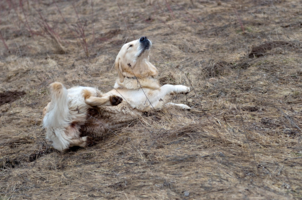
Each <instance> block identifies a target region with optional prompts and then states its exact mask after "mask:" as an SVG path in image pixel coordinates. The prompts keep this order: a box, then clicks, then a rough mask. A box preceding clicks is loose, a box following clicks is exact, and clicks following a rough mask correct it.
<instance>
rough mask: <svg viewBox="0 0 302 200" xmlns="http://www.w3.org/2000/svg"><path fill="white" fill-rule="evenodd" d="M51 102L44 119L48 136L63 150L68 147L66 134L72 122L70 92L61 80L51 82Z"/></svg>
mask: <svg viewBox="0 0 302 200" xmlns="http://www.w3.org/2000/svg"><path fill="white" fill-rule="evenodd" d="M50 93H51V102H50V105H49V107H48V110H47V113H46V114H45V116H44V119H43V126H44V128H45V129H46V138H47V139H50V140H52V141H53V146H54V148H56V149H58V150H63V149H66V148H68V146H69V142H68V137H67V135H66V134H65V130H66V128H67V127H68V126H69V124H70V119H69V116H70V114H69V108H68V96H67V94H68V92H67V90H66V88H65V87H64V85H63V84H62V83H59V82H54V83H52V84H50Z"/></svg>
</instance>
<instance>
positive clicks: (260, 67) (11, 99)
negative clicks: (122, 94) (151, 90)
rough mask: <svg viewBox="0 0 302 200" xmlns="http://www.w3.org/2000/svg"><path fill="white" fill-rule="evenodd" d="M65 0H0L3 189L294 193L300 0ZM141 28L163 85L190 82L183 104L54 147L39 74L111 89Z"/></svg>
mask: <svg viewBox="0 0 302 200" xmlns="http://www.w3.org/2000/svg"><path fill="white" fill-rule="evenodd" d="M20 2H21V4H20ZM73 2H74V4H71V3H68V1H61V0H57V1H52V0H37V1H33V0H26V1H17V0H7V1H1V2H0V11H1V12H0V16H1V23H0V39H1V43H0V45H2V46H1V48H0V71H1V72H2V73H1V74H0V97H1V100H0V102H1V104H0V133H1V134H0V141H1V142H0V168H1V169H0V199H144V198H145V199H301V198H302V184H301V181H302V167H301V166H302V161H301V159H302V147H301V129H302V117H301V116H302V115H301V113H302V106H301V105H302V104H301V102H302V92H301V87H302V82H301V78H302V70H301V63H302V58H301V44H300V42H299V41H301V39H302V34H301V20H302V19H301V14H302V13H301V10H302V6H301V4H300V3H299V2H296V1H289V0H288V1H281V0H280V1H277V0H258V1H247V0H243V1H242V0H240V1H239V0H238V1H237V0H230V1H223V0H222V1H218V2H216V1H194V0H193V1H189V0H186V1H180V0H174V1H170V0H167V1H161V0H157V1H150V2H149V1H146V2H145V1H143V0H131V1H130V0H129V1H117V2H114V1H109V0H108V1H99V2H95V1H88V0H77V1H73ZM144 35H146V36H148V37H149V38H150V39H151V40H152V42H153V44H154V45H153V47H152V55H151V61H152V62H153V63H154V64H155V66H157V67H158V69H159V71H160V77H159V78H160V80H161V82H162V83H172V84H185V85H189V86H190V87H191V88H192V92H191V93H190V94H189V95H187V96H186V97H183V96H182V95H175V96H174V97H173V99H174V100H175V101H176V102H184V103H187V104H189V105H190V106H192V108H193V109H192V111H177V110H163V111H161V112H155V111H154V112H150V113H146V115H145V116H144V117H143V119H142V120H138V121H133V122H131V123H129V124H127V125H125V126H123V127H120V128H118V129H117V130H112V132H110V134H107V135H106V137H102V138H98V140H99V141H98V142H97V144H96V145H94V146H92V147H88V148H85V149H72V150H70V151H68V152H65V153H60V152H57V151H55V150H53V149H52V148H51V146H50V145H49V143H48V142H47V141H45V140H44V137H45V135H44V133H45V131H44V130H43V129H42V127H41V120H42V115H41V112H42V109H43V107H44V106H45V105H46V103H47V102H48V101H49V94H48V90H47V85H48V84H50V83H51V82H53V81H61V82H63V83H64V84H65V85H66V86H68V87H71V86H74V85H85V86H98V87H99V88H100V89H101V90H102V91H104V92H105V91H109V90H110V89H111V88H112V86H113V84H114V81H115V78H116V77H117V74H116V72H115V71H114V70H113V67H112V66H113V63H114V59H115V56H116V55H117V53H118V51H119V49H120V47H121V45H122V44H123V43H125V42H127V41H131V40H133V39H137V38H139V37H140V36H144Z"/></svg>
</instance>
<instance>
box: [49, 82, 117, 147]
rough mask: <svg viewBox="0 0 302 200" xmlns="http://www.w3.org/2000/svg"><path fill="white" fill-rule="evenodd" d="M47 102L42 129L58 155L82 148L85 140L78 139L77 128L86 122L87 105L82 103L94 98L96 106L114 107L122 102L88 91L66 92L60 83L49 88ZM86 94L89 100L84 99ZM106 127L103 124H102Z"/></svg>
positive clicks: (80, 89) (92, 89)
mask: <svg viewBox="0 0 302 200" xmlns="http://www.w3.org/2000/svg"><path fill="white" fill-rule="evenodd" d="M50 93H51V102H50V103H48V105H47V106H46V107H45V108H44V110H43V115H44V118H43V126H44V128H45V129H46V139H48V140H51V141H52V142H53V147H54V148H55V149H57V150H59V151H62V150H65V149H67V148H69V147H71V146H81V147H85V146H86V145H87V144H88V141H87V137H81V133H80V128H81V126H82V125H83V124H85V122H86V120H87V118H88V109H89V108H91V106H90V105H87V104H86V103H85V98H86V101H91V99H93V98H95V97H97V99H98V103H99V105H106V104H107V105H110V104H111V105H117V104H119V103H120V102H121V101H122V99H121V98H119V97H117V96H110V95H106V96H104V97H103V96H102V93H101V91H99V90H98V89H96V88H92V87H80V86H78V87H73V88H70V89H68V90H67V89H66V88H65V87H64V85H63V84H62V83H59V82H55V83H52V84H50ZM85 93H89V97H85V96H84V95H85ZM105 123H106V122H105Z"/></svg>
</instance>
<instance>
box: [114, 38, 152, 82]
mask: <svg viewBox="0 0 302 200" xmlns="http://www.w3.org/2000/svg"><path fill="white" fill-rule="evenodd" d="M151 46H152V42H151V41H150V40H148V38H147V37H141V38H140V39H138V40H134V41H131V42H128V43H126V44H124V45H123V47H122V48H121V50H120V52H119V53H118V55H117V57H116V59H115V68H116V70H117V71H118V75H119V79H120V82H123V81H124V77H137V78H146V77H151V76H156V75H157V74H158V72H157V69H156V67H155V66H154V65H152V64H151V63H150V62H149V52H150V48H151Z"/></svg>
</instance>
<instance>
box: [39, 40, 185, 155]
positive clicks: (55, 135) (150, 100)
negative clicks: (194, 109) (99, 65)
mask: <svg viewBox="0 0 302 200" xmlns="http://www.w3.org/2000/svg"><path fill="white" fill-rule="evenodd" d="M151 46H152V43H151V41H149V40H148V39H147V38H146V37H142V38H140V39H139V40H135V41H132V42H129V43H127V44H125V45H123V47H122V48H121V50H120V52H119V53H118V55H117V57H116V61H115V68H116V70H117V71H118V79H117V80H116V83H115V85H114V89H113V90H111V91H109V92H107V93H105V94H103V93H101V91H99V90H98V89H96V88H92V87H81V86H77V87H73V88H70V89H68V90H67V89H66V88H65V87H64V85H63V84H62V83H59V82H55V83H52V84H50V93H51V102H50V103H49V104H48V105H47V106H46V107H45V108H44V110H43V115H44V118H43V126H44V128H45V129H46V138H47V139H48V140H51V141H52V145H53V147H54V148H55V149H57V150H60V151H63V150H65V149H67V148H69V147H71V146H81V147H85V146H86V145H87V144H88V143H89V141H88V138H87V136H84V137H82V135H81V134H82V133H81V130H82V128H83V126H84V130H89V131H88V132H93V131H91V129H94V128H95V127H101V128H102V127H109V128H110V127H114V125H115V124H118V123H121V122H125V121H127V120H131V119H134V118H137V117H139V116H141V114H142V112H141V111H147V110H149V109H153V108H155V109H161V108H162V107H167V106H175V107H179V108H182V109H190V107H189V106H187V105H185V104H174V103H171V102H169V103H167V101H168V98H169V95H168V94H173V93H184V94H186V93H188V92H190V88H189V87H186V86H183V85H169V84H166V85H164V86H160V84H159V82H158V80H157V79H156V78H155V76H157V74H158V71H157V69H156V67H155V66H154V65H152V64H151V63H150V61H149V51H150V47H151ZM118 104H119V105H118ZM106 105H111V106H106ZM92 106H97V107H98V112H99V113H101V114H100V115H98V117H97V118H91V117H90V116H89V109H91V108H92ZM89 117H90V118H89ZM91 121H92V122H91ZM87 122H89V123H87ZM97 130H98V129H97ZM94 132H97V133H99V134H101V133H100V132H102V131H94Z"/></svg>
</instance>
